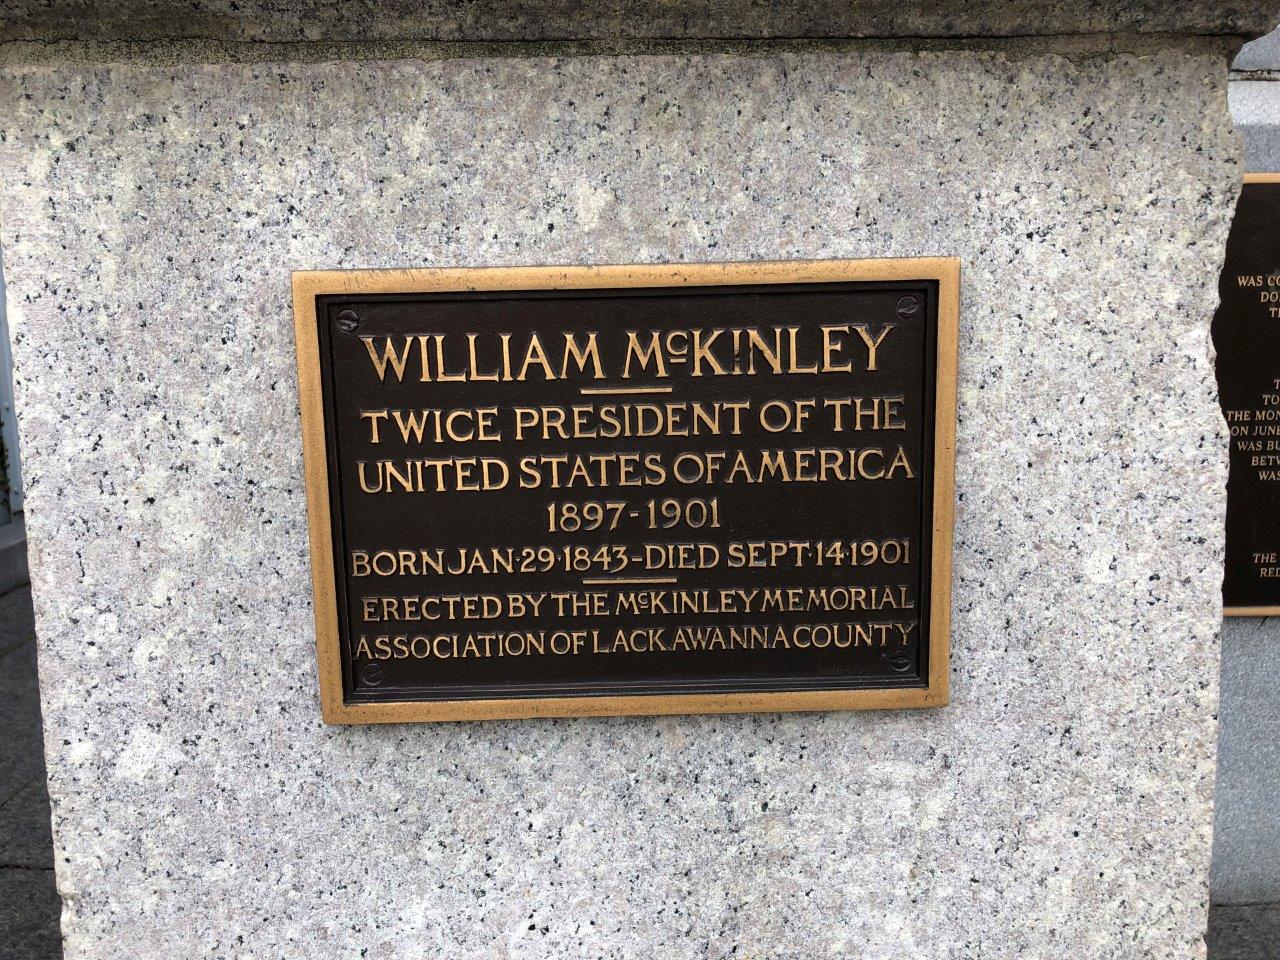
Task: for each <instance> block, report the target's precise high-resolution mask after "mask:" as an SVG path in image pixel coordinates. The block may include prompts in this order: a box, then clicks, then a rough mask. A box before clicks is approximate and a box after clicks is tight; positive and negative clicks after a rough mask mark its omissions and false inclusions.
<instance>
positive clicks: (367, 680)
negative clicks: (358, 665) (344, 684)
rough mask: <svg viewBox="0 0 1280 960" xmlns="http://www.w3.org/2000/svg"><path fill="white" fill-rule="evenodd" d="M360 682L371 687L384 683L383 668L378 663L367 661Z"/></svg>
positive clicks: (361, 672)
mask: <svg viewBox="0 0 1280 960" xmlns="http://www.w3.org/2000/svg"><path fill="white" fill-rule="evenodd" d="M360 682H361V683H364V684H367V685H368V686H371V687H377V686H380V685H381V684H382V668H381V667H380V666H378V665H377V664H376V663H366V664H365V665H364V668H363V669H362V670H361V671H360Z"/></svg>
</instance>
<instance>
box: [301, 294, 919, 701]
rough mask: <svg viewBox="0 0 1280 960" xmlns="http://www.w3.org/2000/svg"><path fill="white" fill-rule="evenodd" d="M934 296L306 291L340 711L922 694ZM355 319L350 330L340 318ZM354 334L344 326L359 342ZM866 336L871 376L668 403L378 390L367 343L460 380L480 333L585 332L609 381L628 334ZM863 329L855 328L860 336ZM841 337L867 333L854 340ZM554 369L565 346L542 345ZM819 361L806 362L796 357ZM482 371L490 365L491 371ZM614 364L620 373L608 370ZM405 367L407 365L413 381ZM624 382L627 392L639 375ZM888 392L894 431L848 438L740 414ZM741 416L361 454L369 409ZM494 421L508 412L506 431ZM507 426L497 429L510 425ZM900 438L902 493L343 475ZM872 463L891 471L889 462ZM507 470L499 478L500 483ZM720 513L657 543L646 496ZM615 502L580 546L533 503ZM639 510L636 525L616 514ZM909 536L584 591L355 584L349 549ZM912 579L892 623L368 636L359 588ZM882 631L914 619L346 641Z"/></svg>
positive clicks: (704, 392)
mask: <svg viewBox="0 0 1280 960" xmlns="http://www.w3.org/2000/svg"><path fill="white" fill-rule="evenodd" d="M937 300H938V298H937V286H936V284H935V283H933V282H920V281H913V282H911V283H902V282H884V283H873V282H851V283H825V284H813V283H807V284H794V285H786V286H751V285H743V286H716V287H674V288H662V289H654V288H648V289H636V290H592V291H556V292H543V291H533V292H530V291H517V292H501V293H491V292H481V293H440V294H422V295H392V294H381V295H368V296H353V295H342V296H321V297H318V298H317V311H316V314H317V317H318V318H319V327H320V329H319V335H320V338H319V339H320V356H321V368H322V371H321V373H322V379H323V393H324V410H325V430H326V446H327V450H328V466H329V483H330V490H331V497H332V507H333V509H332V516H333V543H334V554H335V556H334V561H335V569H336V570H337V571H339V573H338V577H337V580H338V584H337V586H338V608H339V631H340V640H341V644H342V655H343V669H344V691H345V697H346V700H347V702H349V703H369V702H379V701H405V700H446V699H447V700H459V699H463V700H465V699H472V698H511V697H565V696H583V695H609V694H656V693H726V692H738V691H743V692H745V691H800V690H841V689H866V688H889V687H923V686H925V685H926V676H927V674H926V667H927V658H928V636H929V616H928V611H929V570H930V560H931V529H930V521H929V518H930V516H931V512H932V490H933V433H934V430H933V410H934V389H935V366H936V342H935V340H936V329H937ZM353 315H354V318H358V319H354V318H353ZM353 322H354V323H356V324H357V325H356V327H355V329H352V325H353ZM834 323H866V324H870V325H872V330H873V331H875V330H876V329H877V328H878V326H879V325H881V324H887V323H892V324H895V325H896V328H895V330H894V331H893V333H892V334H891V335H890V337H889V338H888V339H887V340H886V341H885V345H884V346H882V348H881V349H880V351H879V359H880V370H879V372H877V373H875V374H867V373H865V372H858V371H857V369H856V367H857V362H856V361H857V358H858V356H859V353H858V352H857V351H852V350H851V351H848V352H847V353H846V355H845V356H846V358H851V359H853V360H854V361H855V372H854V373H852V374H850V373H839V374H820V375H812V376H796V375H790V376H787V375H784V376H776V375H772V374H771V373H766V374H762V375H756V376H726V377H708V376H703V377H699V378H693V377H690V376H689V375H688V369H687V365H685V367H675V366H673V367H672V368H671V370H672V376H671V378H670V379H669V380H665V381H655V380H654V379H652V378H646V379H645V380H644V381H643V382H646V383H655V382H658V383H664V384H670V385H671V386H672V387H673V391H672V393H670V394H668V395H657V396H618V397H609V396H583V395H582V394H581V393H580V390H581V388H583V387H588V388H590V387H599V386H603V387H617V386H625V385H627V383H628V382H627V381H621V380H618V379H616V378H611V379H609V380H603V381H593V380H590V379H588V378H587V376H586V375H576V377H575V378H573V379H567V380H558V381H553V382H547V381H545V380H543V379H541V377H540V376H531V377H530V378H529V379H528V380H527V381H526V382H523V383H491V382H467V383H422V382H419V379H418V376H417V371H418V367H417V366H416V364H411V365H410V368H409V370H407V371H406V375H405V379H404V382H403V383H398V382H395V380H394V378H393V376H392V375H391V374H390V373H388V376H387V380H386V382H385V383H382V382H379V380H378V378H377V376H376V374H375V372H374V370H373V368H372V365H371V363H370V360H369V356H368V353H367V350H366V347H365V345H364V343H363V342H362V341H361V339H360V337H362V336H373V337H375V338H379V339H378V340H377V341H376V342H377V343H378V344H379V345H380V344H381V343H382V340H381V339H380V338H382V337H385V336H393V337H398V336H402V335H404V334H412V335H418V334H434V333H443V334H446V335H447V337H448V341H450V342H451V343H452V349H453V352H451V353H450V354H448V359H449V364H450V366H451V368H453V369H461V368H462V366H463V364H464V361H465V354H466V342H465V334H467V333H478V334H480V335H481V340H482V341H484V340H485V338H487V337H488V338H491V337H493V336H494V335H496V334H499V333H513V334H514V335H515V337H514V340H513V342H515V343H522V342H523V340H524V334H527V333H528V332H529V331H531V330H536V331H538V332H539V334H540V336H542V337H543V338H544V342H547V343H552V342H556V343H559V342H562V338H561V332H562V331H564V332H568V331H572V332H574V333H576V334H577V335H578V336H579V337H581V338H584V339H585V335H586V334H587V333H588V332H591V331H595V332H597V333H598V335H599V342H600V353H601V356H602V357H603V358H604V362H605V368H606V373H609V374H610V375H611V376H612V374H613V373H614V369H616V367H617V363H616V358H620V357H621V356H623V355H624V352H625V336H626V331H627V330H629V329H630V330H640V331H649V330H659V331H665V330H668V329H672V328H699V327H701V328H710V327H735V326H737V327H752V326H755V327H759V328H762V329H767V328H769V327H772V326H774V325H785V326H799V327H801V328H805V329H806V332H807V334H808V336H809V338H810V339H808V340H807V341H805V342H806V343H808V344H810V345H812V343H813V342H814V341H813V339H812V338H813V336H814V333H813V331H816V330H817V329H818V327H819V326H820V325H822V324H834ZM855 337H856V335H855ZM854 342H855V343H858V342H860V341H857V340H856V339H855V340H854ZM552 355H553V357H555V359H554V360H553V363H555V365H556V366H557V367H558V364H559V360H558V357H559V354H558V352H552ZM811 358H812V352H811V353H810V357H809V359H811ZM481 366H482V367H486V366H490V365H486V364H485V363H484V362H482V363H481ZM611 368H613V369H611ZM410 370H411V371H412V372H409V371H410ZM633 382H634V381H633ZM885 394H901V395H902V396H903V397H904V398H905V403H904V404H903V405H902V407H901V410H902V415H903V417H904V419H905V420H906V423H907V429H905V430H863V431H861V432H845V433H840V434H836V433H832V432H830V431H826V430H821V431H818V430H815V431H810V432H808V433H805V434H792V433H780V434H770V433H766V432H765V431H764V430H762V429H761V428H760V427H759V426H758V425H757V422H756V419H755V414H754V410H755V408H756V407H757V406H758V405H759V404H762V403H764V402H766V401H767V400H771V399H781V400H788V399H792V400H795V399H801V398H805V399H817V400H818V403H819V411H821V401H822V399H823V398H824V397H842V396H860V395H862V396H871V395H885ZM746 399H749V400H751V401H752V403H753V412H752V414H751V415H749V416H747V417H744V419H743V424H744V426H743V433H742V435H740V436H736V437H729V436H718V437H717V436H713V437H693V436H690V437H666V436H659V437H654V438H650V439H634V438H633V439H621V440H613V441H609V440H582V439H576V440H575V439H569V440H556V441H550V442H542V441H540V440H536V441H534V440H525V441H520V442H512V441H509V440H506V439H504V440H503V441H502V442H500V443H492V442H490V443H468V444H452V445H451V444H449V443H444V444H431V445H426V446H421V447H405V446H403V445H402V444H400V443H399V442H398V439H399V437H398V431H396V429H395V427H394V425H393V424H384V428H389V429H390V430H391V431H392V432H393V433H395V434H396V437H397V442H396V443H395V444H394V445H388V444H386V443H383V444H380V445H377V446H374V445H373V444H371V443H370V442H369V430H368V426H367V424H366V423H365V422H364V421H362V420H361V419H360V412H361V411H362V410H373V409H383V408H387V407H390V408H393V409H394V408H412V409H417V408H422V407H432V408H436V407H438V408H443V409H451V408H458V407H468V408H470V407H478V406H484V405H496V406H498V407H499V408H502V409H503V410H504V411H505V410H507V409H509V408H510V407H511V406H513V405H522V406H538V405H543V404H559V405H562V406H570V405H576V404H585V403H590V402H596V403H604V402H616V403H624V402H632V403H637V402H653V403H665V402H680V401H703V402H711V401H715V400H725V401H732V400H746ZM501 422H502V423H503V425H504V427H505V426H506V424H507V422H508V421H507V419H505V418H504V419H503V420H502V421H501ZM505 432H506V431H505V429H504V433H505ZM899 444H901V445H903V446H904V447H905V449H906V450H907V453H908V455H909V457H910V459H911V465H912V467H913V469H914V470H915V471H916V475H915V477H914V478H912V479H905V478H900V477H899V478H895V479H892V480H874V481H872V480H865V479H859V480H853V481H846V482H839V481H828V482H825V483H794V482H793V483H785V482H778V481H768V482H764V483H760V484H755V485H744V484H734V485H724V484H715V485H709V486H707V485H684V484H680V483H674V482H669V483H667V484H666V485H664V486H661V487H625V488H620V487H616V486H611V487H604V488H596V489H587V488H583V487H574V488H571V489H561V490H552V489H548V488H545V487H544V488H540V489H535V490H520V489H514V488H508V489H505V490H502V491H496V492H495V491H489V492H449V493H435V492H430V493H405V492H398V493H391V494H387V493H381V494H376V495H373V494H367V493H362V492H361V491H360V488H359V483H358V476H357V472H356V464H357V463H358V462H359V461H362V460H363V461H375V460H378V459H380V458H387V457H391V458H396V457H404V456H409V457H415V456H419V457H420V456H426V457H442V456H444V457H447V456H452V455H458V456H499V457H503V458H504V459H507V460H508V461H509V462H512V463H514V462H515V461H517V460H518V459H519V458H520V457H524V456H532V455H537V454H575V453H577V454H589V453H607V452H621V451H628V452H631V451H638V452H641V453H644V452H650V451H662V452H664V453H665V454H666V455H667V456H668V457H674V456H675V455H676V454H678V453H679V452H682V451H707V450H734V449H745V450H747V451H758V450H761V449H792V448H797V447H800V448H810V447H823V446H830V447H840V448H846V447H859V448H860V447H884V448H885V449H886V451H891V450H893V449H894V448H896V447H897V446H898V445H899ZM885 465H886V466H887V461H886V464H885ZM514 475H515V471H514V470H513V476H514ZM664 497H674V498H678V499H681V500H685V499H689V498H702V499H707V500H709V499H710V498H712V497H716V498H718V499H719V514H720V519H721V526H720V528H719V529H707V528H703V529H696V530H691V529H687V528H684V527H677V528H674V529H671V530H650V529H648V528H647V526H646V522H645V511H644V504H645V503H647V501H649V500H650V499H659V500H660V499H662V498H664ZM585 500H598V501H601V500H626V501H627V503H628V515H626V516H624V518H623V522H622V523H621V524H620V526H619V527H618V529H616V530H614V531H612V532H609V531H607V530H605V529H600V530H596V531H593V532H590V533H581V532H579V533H572V534H569V533H552V532H549V531H548V514H547V505H548V503H550V502H552V501H560V502H563V501H577V502H582V501H585ZM632 511H636V512H637V516H631V515H630V514H631V512H632ZM884 538H900V539H908V538H909V539H910V541H911V554H910V560H911V562H910V563H909V564H898V565H884V564H878V565H873V566H843V567H831V566H824V567H816V566H807V567H804V568H801V569H795V568H792V567H789V566H782V567H779V568H765V569H736V570H731V569H725V568H724V567H723V565H722V566H721V567H719V568H717V569H713V570H696V569H694V570H676V571H656V572H654V571H648V570H645V569H643V568H642V567H639V566H634V565H633V566H632V567H631V568H630V569H628V570H627V571H626V574H627V575H630V576H654V575H660V574H663V573H668V574H672V575H674V576H676V577H677V578H678V584H676V585H664V586H653V587H645V586H628V585H622V586H607V585H605V586H591V587H588V586H584V585H583V579H584V577H596V576H601V577H607V576H608V575H607V574H601V573H600V572H599V571H595V570H593V571H590V572H588V573H585V574H584V573H581V572H568V571H565V570H563V569H558V570H555V571H551V572H547V573H536V574H524V575H521V574H515V575H508V574H497V575H489V574H475V575H464V576H453V577H440V576H436V575H430V576H418V577H415V576H388V577H379V576H365V577H360V578H353V577H352V576H351V574H352V563H351V559H350V551H352V550H364V551H369V552H370V553H372V552H373V551H376V550H398V549H411V550H418V549H420V548H426V547H430V548H434V547H442V548H445V551H446V555H449V553H450V551H452V552H453V554H455V555H456V552H457V548H459V547H464V548H479V549H481V550H483V551H485V552H487V551H488V550H489V548H491V547H504V546H513V547H517V548H524V547H539V546H552V547H557V548H562V547H563V546H564V545H566V544H575V545H576V544H584V545H587V546H590V547H591V548H592V550H593V551H594V550H595V548H596V547H598V546H599V545H601V544H623V545H625V546H626V547H627V549H628V552H629V553H631V554H634V555H639V554H640V552H641V545H642V544H646V543H691V542H692V543H700V542H712V543H716V544H717V545H719V546H720V547H721V550H722V554H723V552H724V545H725V544H726V543H728V542H730V541H739V540H787V541H810V540H812V541H818V540H821V541H828V542H830V541H832V540H837V539H840V540H844V541H845V542H846V543H847V542H849V541H857V540H863V539H870V540H877V541H879V540H882V539H884ZM824 585H826V586H833V585H849V586H863V587H870V586H885V587H888V586H896V585H905V586H906V587H907V591H908V595H909V598H910V602H911V603H913V604H914V607H913V608H912V609H907V610H893V609H889V610H880V611H865V610H864V611H858V612H855V613H849V612H844V613H835V612H821V611H810V612H805V613H793V612H787V613H771V614H767V615H764V616H762V615H761V614H759V613H753V614H749V615H741V614H737V615H724V614H717V615H706V614H683V615H676V616H673V615H652V616H643V617H635V616H626V617H622V618H612V617H608V618H601V617H573V616H565V617H560V616H557V615H556V614H555V611H554V609H551V610H548V607H550V603H549V602H548V603H547V605H546V606H544V608H543V611H542V616H540V617H536V618H529V617H525V618H521V619H518V620H465V621H464V620H457V621H454V622H451V623H450V622H440V621H437V622H434V623H432V622H425V621H423V622H418V623H387V624H378V623H365V622H363V621H362V619H361V617H362V614H361V599H362V598H363V597H366V596H405V595H442V594H451V595H456V594H480V593H484V594H505V593H508V592H516V591H523V592H527V593H543V592H561V591H579V592H585V591H588V590H602V591H606V592H607V593H608V594H609V596H610V598H611V599H612V598H613V597H614V595H615V593H616V592H617V591H621V590H646V589H655V590H662V589H677V588H678V589H685V590H700V589H704V588H705V589H712V590H715V589H718V588H722V587H740V588H744V589H750V588H753V587H809V586H824ZM885 620H895V621H900V622H904V623H906V622H908V621H917V625H916V627H915V629H914V630H913V631H912V633H911V639H910V643H908V644H907V645H905V646H902V645H901V644H899V643H897V642H894V643H892V644H889V645H886V646H883V647H880V646H874V647H868V646H865V645H863V646H857V647H850V648H846V649H837V648H835V647H834V646H831V647H828V648H826V649H813V648H810V649H803V650H802V649H795V648H792V649H776V650H768V651H762V650H758V649H757V650H717V651H706V650H700V651H697V652H668V653H625V652H623V653H612V654H607V655H600V654H593V653H590V652H587V653H582V654H579V655H554V656H553V655H546V656H521V657H511V656H503V657H490V658H457V659H437V658H434V657H432V658H426V659H412V658H408V659H389V660H378V661H369V660H367V659H361V660H360V661H358V662H357V661H356V660H355V659H354V653H355V650H356V646H357V644H358V642H359V639H360V636H361V635H362V634H365V635H367V636H369V637H372V636H374V635H377V634H388V633H389V634H405V635H408V636H414V635H425V636H432V637H434V636H437V635H439V634H442V633H447V634H455V633H456V634H458V635H459V636H466V635H467V634H469V633H492V632H509V631H521V632H525V631H538V630H546V631H551V630H559V629H563V630H599V631H600V633H601V635H602V636H603V635H609V634H611V632H612V631H614V630H616V629H617V628H619V627H625V628H629V629H630V628H642V627H654V628H665V629H666V631H667V633H666V636H667V637H668V638H669V637H670V636H671V632H672V631H673V630H674V629H676V628H677V627H680V626H701V627H709V626H720V627H725V628H727V627H728V626H729V625H731V624H767V625H777V624H781V625H784V626H786V625H793V624H797V623H811V624H819V623H821V624H830V623H844V622H867V621H881V622H883V621H885Z"/></svg>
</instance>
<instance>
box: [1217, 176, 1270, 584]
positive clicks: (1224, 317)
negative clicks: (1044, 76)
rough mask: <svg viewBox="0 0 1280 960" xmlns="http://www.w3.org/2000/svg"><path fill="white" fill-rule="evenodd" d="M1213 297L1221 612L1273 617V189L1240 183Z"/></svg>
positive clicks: (1264, 184)
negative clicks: (1220, 434) (1225, 449)
mask: <svg viewBox="0 0 1280 960" xmlns="http://www.w3.org/2000/svg"><path fill="white" fill-rule="evenodd" d="M1219 293H1220V296H1221V305H1220V306H1219V308H1218V312H1217V313H1216V314H1215V315H1214V318H1213V344H1214V347H1215V349H1216V350H1217V374H1218V390H1219V396H1220V399H1221V402H1222V410H1223V415H1224V416H1225V417H1226V419H1227V426H1228V428H1229V429H1230V431H1231V455H1230V463H1231V472H1230V477H1229V479H1228V481H1227V531H1226V532H1227V538H1226V539H1227V543H1226V570H1225V576H1224V577H1223V584H1222V595H1223V605H1224V606H1225V607H1227V608H1233V607H1235V608H1239V607H1277V608H1280V382H1278V381H1280V184H1273V183H1246V184H1244V187H1243V189H1242V191H1241V193H1240V200H1239V203H1238V204H1237V206H1236V215H1235V220H1234V221H1233V222H1232V224H1231V233H1230V236H1229V237H1228V239H1227V256H1226V263H1225V265H1224V267H1223V271H1222V278H1221V280H1220V282H1219ZM1273 418H1274V419H1273Z"/></svg>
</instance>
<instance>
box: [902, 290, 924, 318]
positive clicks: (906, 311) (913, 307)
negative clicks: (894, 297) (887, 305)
mask: <svg viewBox="0 0 1280 960" xmlns="http://www.w3.org/2000/svg"><path fill="white" fill-rule="evenodd" d="M919 312H920V301H919V300H917V299H916V298H915V297H910V296H908V297H903V298H902V299H901V300H899V301H898V319H899V320H911V319H913V318H914V317H915V315H916V314H917V313H919Z"/></svg>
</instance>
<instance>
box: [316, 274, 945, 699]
mask: <svg viewBox="0 0 1280 960" xmlns="http://www.w3.org/2000/svg"><path fill="white" fill-rule="evenodd" d="M958 283H959V266H958V263H957V261H955V260H942V259H928V260H924V259H921V260H881V261H828V262H819V263H767V264H725V265H708V266H647V267H639V266H636V267H553V268H518V269H477V270H463V269H459V270H410V271H356V272H315V273H297V274H295V275H294V304H295V311H296V333H297V347H298V365H299V380H300V384H301V399H302V416H303V437H304V442H305V453H306V469H307V494H308V502H309V511H310V526H311V559H312V569H313V586H314V592H315V613H316V628H317V641H318V649H319V661H320V686H321V700H322V704H323V710H324V716H325V718H326V719H327V720H329V721H330V722H336V723H363V722H395V721H410V720H457V719H472V718H497V717H532V716H573V715H592V714H657V713H695V712H728V711H747V710H826V709H851V708H873V707H881V708H884V707H924V706H939V705H942V704H944V703H945V702H946V699H947V665H948V646H947V634H948V622H949V614H950V609H949V608H950V554H951V522H952V488H953V454H954V451H953V448H954V436H955V360H956V322H957V297H958Z"/></svg>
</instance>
